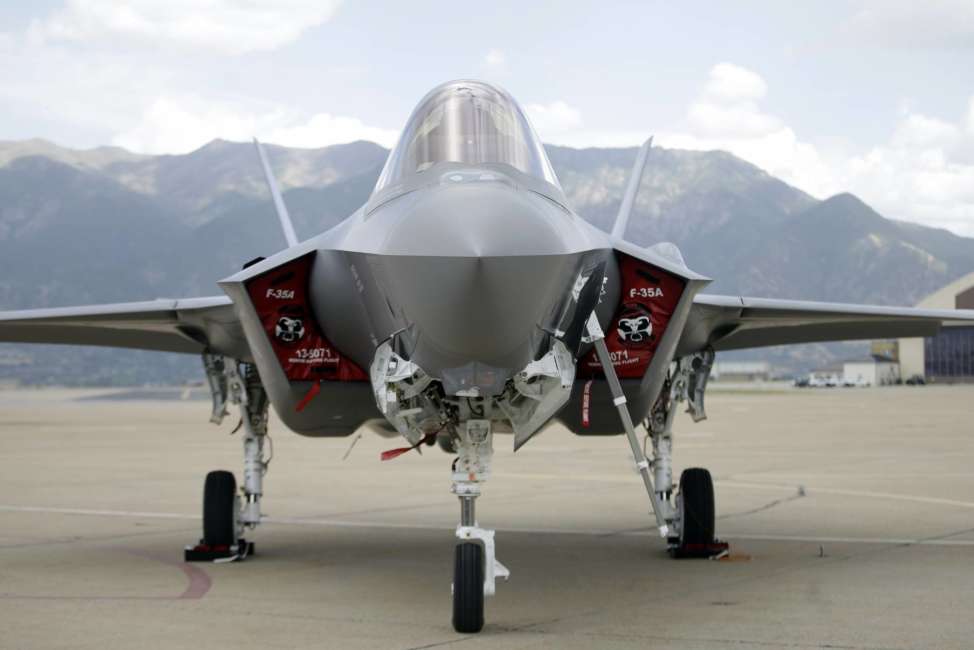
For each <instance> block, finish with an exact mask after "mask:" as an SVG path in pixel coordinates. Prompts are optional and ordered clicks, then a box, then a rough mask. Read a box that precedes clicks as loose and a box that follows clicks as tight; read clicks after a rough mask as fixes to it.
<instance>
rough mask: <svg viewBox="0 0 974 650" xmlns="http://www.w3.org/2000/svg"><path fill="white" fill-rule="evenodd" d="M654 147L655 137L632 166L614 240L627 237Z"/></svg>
mask: <svg viewBox="0 0 974 650" xmlns="http://www.w3.org/2000/svg"><path fill="white" fill-rule="evenodd" d="M652 146H653V136H649V139H648V140H646V142H644V143H643V146H642V147H640V149H639V153H638V154H637V155H636V162H635V164H633V166H632V172H631V173H630V174H629V184H628V185H627V186H626V193H625V194H623V195H622V205H620V206H619V214H617V215H616V221H615V224H614V225H613V226H612V238H613V239H617V240H621V239H623V238H625V236H626V227H627V226H628V225H629V215H630V214H632V206H633V203H635V201H636V194H637V193H639V184H640V182H642V180H643V171H644V170H645V169H646V159H647V158H649V150H650V149H651V148H652Z"/></svg>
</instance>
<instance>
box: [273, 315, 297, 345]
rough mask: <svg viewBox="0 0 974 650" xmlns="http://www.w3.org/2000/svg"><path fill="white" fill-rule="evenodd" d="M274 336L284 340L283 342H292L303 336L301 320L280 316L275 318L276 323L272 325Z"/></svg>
mask: <svg viewBox="0 0 974 650" xmlns="http://www.w3.org/2000/svg"><path fill="white" fill-rule="evenodd" d="M274 336H276V337H277V339H278V340H279V341H284V342H285V343H294V342H295V341H297V340H299V339H301V337H302V336H304V324H303V323H302V322H301V319H300V318H290V317H289V316H281V317H280V318H279V319H278V320H277V325H275V326H274Z"/></svg>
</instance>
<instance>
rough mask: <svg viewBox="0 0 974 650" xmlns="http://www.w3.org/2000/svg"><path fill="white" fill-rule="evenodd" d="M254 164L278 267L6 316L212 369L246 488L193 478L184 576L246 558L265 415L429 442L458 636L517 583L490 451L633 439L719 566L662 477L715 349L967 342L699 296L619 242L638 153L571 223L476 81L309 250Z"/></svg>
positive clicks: (51, 332) (669, 260)
mask: <svg viewBox="0 0 974 650" xmlns="http://www.w3.org/2000/svg"><path fill="white" fill-rule="evenodd" d="M255 143H256V142H255ZM256 144H257V152H258V155H259V157H260V161H261V164H262V165H263V168H264V173H265V175H266V178H267V181H268V185H269V188H270V193H271V196H272V198H273V201H274V204H275V207H276V211H277V214H278V217H279V218H280V221H281V224H282V227H283V230H284V234H285V237H286V240H287V243H288V247H287V248H286V249H285V250H283V251H281V252H279V253H277V254H275V255H273V256H271V257H269V258H267V259H258V260H255V261H252V262H249V263H247V264H246V265H244V266H243V269H242V270H241V271H240V272H238V273H235V274H234V275H231V276H229V277H227V278H226V279H224V280H222V281H221V282H220V283H219V286H220V288H221V289H222V290H223V293H224V294H225V295H222V296H216V297H210V298H189V299H184V300H155V301H152V302H140V303H127V304H108V305H97V306H88V307H67V308H63V309H40V310H28V311H8V312H0V340H2V341H19V342H32V343H66V344H82V345H101V346H116V347H127V348H141V349H147V350H165V351H169V352H183V353H187V354H198V355H201V356H202V361H203V366H204V368H205V372H206V377H207V379H208V383H209V387H210V390H211V392H212V397H213V408H212V415H211V420H212V421H213V422H217V423H219V422H220V421H221V420H222V419H223V417H224V416H225V415H226V414H227V407H228V404H235V405H237V406H238V407H239V409H240V412H241V421H242V427H243V431H244V436H243V447H244V463H243V480H242V486H241V487H240V489H239V490H238V487H237V484H236V480H235V478H234V475H233V474H232V473H230V472H226V471H215V472H210V473H209V474H208V475H207V476H206V480H205V485H204V491H203V518H202V523H203V531H202V540H201V542H200V544H198V545H195V546H192V547H188V549H187V551H186V557H187V559H189V560H193V559H211V558H214V557H221V556H222V557H224V558H228V559H241V558H243V557H245V556H246V555H247V553H249V552H250V551H252V549H253V546H252V542H251V541H248V540H246V539H245V538H244V533H245V532H247V531H249V530H251V529H254V528H256V527H257V526H258V525H259V524H260V522H261V498H262V496H263V494H264V488H263V477H264V473H265V471H266V470H267V453H268V449H267V447H268V445H267V444H266V439H267V438H266V434H267V421H268V407H269V405H270V406H273V408H274V410H275V411H276V413H277V415H278V416H279V417H280V419H281V421H282V422H283V423H284V425H285V426H287V427H288V428H289V429H291V430H293V431H294V432H296V433H298V434H300V435H304V436H349V435H351V434H353V433H355V432H356V431H357V430H359V429H360V428H361V427H363V425H367V424H369V423H376V422H378V423H381V424H382V426H383V427H384V428H385V430H386V431H387V432H389V433H391V434H393V435H397V436H402V438H404V439H405V441H406V445H405V447H403V448H402V449H405V450H409V449H412V448H414V447H418V446H420V445H423V444H424V443H425V444H434V443H438V444H439V446H440V447H441V448H443V449H444V450H446V451H447V452H449V454H450V460H449V461H448V462H446V463H445V466H446V467H447V468H448V471H449V475H450V477H451V480H452V491H453V493H454V494H455V495H456V496H457V497H458V498H459V503H460V516H459V525H458V526H457V529H456V548H455V553H454V558H453V561H454V578H453V590H452V595H453V625H454V627H455V629H456V630H457V631H459V632H465V633H472V632H478V631H480V629H481V628H482V627H483V624H484V600H485V596H491V595H493V594H494V593H495V588H496V581H497V580H498V579H499V578H507V577H509V575H510V572H509V571H508V569H507V568H506V567H505V566H504V565H503V564H501V563H500V562H499V561H498V560H497V557H496V552H495V542H494V531H493V530H490V529H487V528H484V527H481V525H480V524H479V523H478V520H477V517H476V514H475V508H474V506H475V502H476V499H477V497H479V496H480V494H481V490H482V488H483V486H484V484H485V482H486V481H487V478H488V476H489V475H490V472H491V465H492V462H491V460H492V455H493V449H494V443H495V436H496V440H497V441H502V440H503V441H504V442H503V443H502V444H510V445H513V447H514V449H518V448H520V447H522V446H523V445H525V444H526V443H528V442H529V441H530V440H531V439H532V438H534V437H535V436H536V435H538V434H539V433H541V432H543V431H544V430H545V429H546V428H547V427H549V426H551V425H552V424H553V423H555V422H560V423H561V424H562V425H563V426H565V427H567V428H568V429H569V430H570V431H572V432H573V433H575V434H577V435H583V436H617V435H622V436H625V437H626V439H627V442H628V444H629V447H630V449H631V451H632V455H633V460H634V463H635V467H636V468H637V469H638V471H639V473H640V475H641V477H642V483H643V485H644V487H645V490H646V495H647V498H648V501H649V504H650V510H651V512H652V521H653V524H654V528H655V529H656V530H658V531H659V534H660V536H661V537H662V538H663V539H664V540H665V545H666V547H667V548H668V550H669V552H670V553H671V554H672V555H673V556H675V557H701V556H702V557H708V556H712V555H714V554H717V553H720V552H721V551H722V550H723V549H724V548H725V545H724V544H723V543H722V542H720V541H719V540H718V539H717V537H716V536H715V526H714V519H715V506H714V490H713V482H712V480H711V476H710V473H709V472H708V471H707V470H706V469H702V468H691V469H687V470H685V471H684V472H683V473H682V475H681V476H680V477H679V480H678V481H675V480H674V477H673V474H672V469H671V467H672V448H673V431H672V423H673V417H674V414H675V413H676V412H677V410H678V408H680V405H681V404H682V403H685V404H686V406H687V408H688V410H689V412H690V414H691V415H692V417H693V419H694V420H701V419H703V418H704V417H705V410H704V393H705V390H706V387H707V377H708V375H709V372H710V369H711V366H712V364H713V361H714V354H715V353H716V352H721V351H724V350H736V349H741V348H752V347H759V346H769V345H781V344H788V343H808V342H813V341H833V340H849V339H871V338H887V337H910V336H930V335H933V334H935V333H936V332H937V330H938V328H940V326H941V325H942V324H943V323H944V322H946V321H969V322H974V310H972V311H951V310H943V311H933V310H919V309H910V308H899V307H895V308H894V307H875V306H865V305H843V304H831V303H817V302H800V301H786V300H767V299H757V298H746V297H741V296H718V295H707V294H705V293H701V291H702V290H703V289H704V287H706V286H707V284H708V283H709V282H710V280H709V279H708V278H706V277H704V276H702V275H700V274H699V273H695V272H694V271H692V270H691V269H690V268H689V267H688V266H687V264H686V262H685V261H684V259H683V257H682V255H681V253H680V251H679V249H678V248H677V247H676V246H675V245H673V244H671V243H665V242H661V243H658V244H656V245H654V246H650V247H642V246H637V245H635V244H633V243H631V242H629V241H626V239H625V233H626V226H627V224H628V222H629V218H630V215H631V213H632V210H633V204H634V201H635V199H636V195H637V191H638V189H639V187H640V180H641V178H642V174H643V170H644V168H645V167H646V165H647V161H648V160H649V159H651V156H652V150H651V146H652V141H651V140H650V141H648V142H647V143H646V144H645V145H644V146H643V147H642V148H641V149H640V150H639V153H638V156H637V159H636V162H635V166H634V168H633V171H632V173H631V176H630V179H629V181H628V185H627V188H626V191H625V194H624V198H623V200H622V203H621V207H620V209H619V213H618V216H617V217H616V220H615V222H614V224H613V226H612V228H611V231H610V232H605V231H602V230H600V229H598V228H596V227H594V226H592V225H591V224H589V223H587V222H586V221H585V220H583V219H581V218H580V217H579V216H578V215H577V214H575V213H574V212H573V211H572V208H571V205H570V203H569V201H568V199H567V198H566V196H565V194H564V192H563V191H562V188H561V186H560V185H559V182H558V178H557V177H556V176H555V172H554V171H553V170H552V167H551V164H550V163H549V161H548V158H547V156H546V155H545V150H544V148H543V146H542V144H541V142H540V140H539V139H538V137H537V135H536V134H535V132H534V131H533V129H532V127H531V125H530V124H529V122H528V119H527V117H526V116H525V114H524V111H523V110H522V109H521V108H520V106H518V104H517V103H516V102H515V101H514V99H512V97H511V96H510V95H509V94H508V93H506V92H505V91H503V90H502V89H500V88H498V87H496V86H494V85H491V84H487V83H483V82H480V81H467V80H463V81H453V82H449V83H446V84H443V85H441V86H438V87H437V88H434V89H433V90H432V91H431V92H430V93H429V94H427V95H426V96H425V97H424V98H423V99H422V101H421V102H420V103H419V105H418V106H417V108H416V109H415V110H414V111H413V113H412V115H411V116H410V118H409V120H408V121H407V123H406V126H405V128H404V129H403V131H402V134H401V136H400V139H399V142H398V144H397V145H396V147H395V148H394V149H393V150H392V152H391V153H390V154H389V158H388V160H387V162H386V164H385V167H384V168H383V170H382V173H381V175H380V176H379V178H378V181H377V182H376V185H375V189H374V191H373V192H372V195H371V196H370V198H369V199H368V202H367V203H366V204H365V205H363V206H362V207H361V208H359V209H358V210H356V211H355V212H354V213H352V214H351V215H350V216H349V217H348V218H347V219H345V220H344V221H343V222H342V223H340V224H339V225H337V226H335V227H334V228H332V229H330V230H328V231H326V232H324V233H321V234H319V235H317V236H314V237H312V238H310V239H307V240H305V241H299V240H298V238H297V237H296V235H295V232H294V228H293V227H292V225H291V221H290V217H289V216H288V212H287V208H286V206H285V204H284V201H283V199H282V197H281V193H280V190H279V188H278V185H277V183H276V181H275V179H274V175H273V173H272V172H271V169H270V165H269V163H268V160H267V158H266V156H265V155H264V153H263V150H262V148H261V146H260V145H259V143H256ZM637 426H638V427H640V433H641V434H643V435H645V436H647V437H648V442H649V443H650V445H649V448H650V449H651V451H650V452H649V454H648V457H647V454H645V453H644V451H643V449H644V446H643V444H642V441H641V440H640V437H639V434H637V431H636V427H637ZM610 442H611V441H609V440H607V441H606V443H607V444H608V443H610ZM402 449H400V450H397V452H394V453H390V454H389V457H392V456H394V455H396V453H398V451H402ZM400 462H401V461H400ZM248 534H249V533H248Z"/></svg>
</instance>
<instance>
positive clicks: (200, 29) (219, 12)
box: [29, 0, 338, 54]
mask: <svg viewBox="0 0 974 650" xmlns="http://www.w3.org/2000/svg"><path fill="white" fill-rule="evenodd" d="M337 6H338V1H337V0H264V1H261V0H250V1H241V0H124V1H123V0H66V3H65V5H64V6H63V7H61V8H60V9H57V10H56V11H54V12H53V13H52V14H50V15H49V16H47V17H46V18H44V19H40V20H35V21H34V22H33V23H32V25H31V28H30V31H29V35H30V37H31V38H32V39H33V40H35V41H39V42H44V41H70V42H79V43H93V44H96V45H98V44H117V42H118V40H119V39H122V40H124V41H126V42H128V43H130V44H138V45H146V46H149V47H168V46H177V47H189V48H193V49H203V50H210V51H216V52H220V53H224V54H243V53H246V52H253V51H268V50H274V49H277V48H279V47H281V46H283V45H287V44H288V43H292V42H294V41H296V40H297V39H298V38H299V37H300V36H301V34H302V33H303V32H304V31H305V30H307V29H309V28H311V27H315V26H317V25H320V24H322V23H323V22H325V21H326V20H328V19H329V18H330V17H331V16H332V14H333V13H334V11H335V9H336V8H337Z"/></svg>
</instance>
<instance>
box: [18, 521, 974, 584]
mask: <svg viewBox="0 0 974 650" xmlns="http://www.w3.org/2000/svg"><path fill="white" fill-rule="evenodd" d="M0 512H35V513H38V512H39V513H51V514H66V515H83V516H96V517H130V518H146V519H180V520H187V519H188V520H195V521H199V519H200V517H199V515H189V514H180V513H175V512H135V511H130V510H93V509H89V508H51V507H45V506H14V505H0ZM262 523H264V524H271V525H274V524H279V525H286V526H323V527H329V526H330V527H334V528H385V529H392V530H423V531H452V530H453V529H454V526H453V525H435V524H408V523H400V522H393V521H352V520H346V519H328V518H303V517H266V518H264V520H263V522H262ZM496 530H497V532H503V533H525V534H534V535H580V536H585V537H605V536H607V535H623V536H635V537H653V538H657V535H656V533H655V531H654V530H648V529H647V530H627V531H618V530H609V529H582V528H575V529H572V528H505V527H499V528H497V529H496ZM724 536H726V537H727V538H728V539H730V540H731V541H733V540H753V541H776V542H811V543H824V542H831V543H842V544H891V545H904V544H910V545H920V546H974V539H956V540H952V539H942V538H941V539H916V538H910V537H818V536H807V535H766V534H762V533H747V532H742V533H725V534H724ZM157 559H158V558H157ZM186 566H192V565H186ZM193 568H194V569H195V568H196V567H193ZM197 570H199V569H197ZM201 573H202V572H201ZM204 576H206V574H205V573H204ZM187 577H189V578H190V581H191V583H192V580H193V579H194V576H192V575H190V573H189V572H188V571H187ZM206 579H207V580H209V576H206ZM198 588H199V587H195V588H194V587H193V585H192V584H191V585H190V587H188V588H187V593H195V591H191V589H198ZM208 588H209V586H207V589H208ZM204 593H205V592H204ZM181 597H185V598H192V597H196V596H192V595H188V596H187V595H184V596H181Z"/></svg>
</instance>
